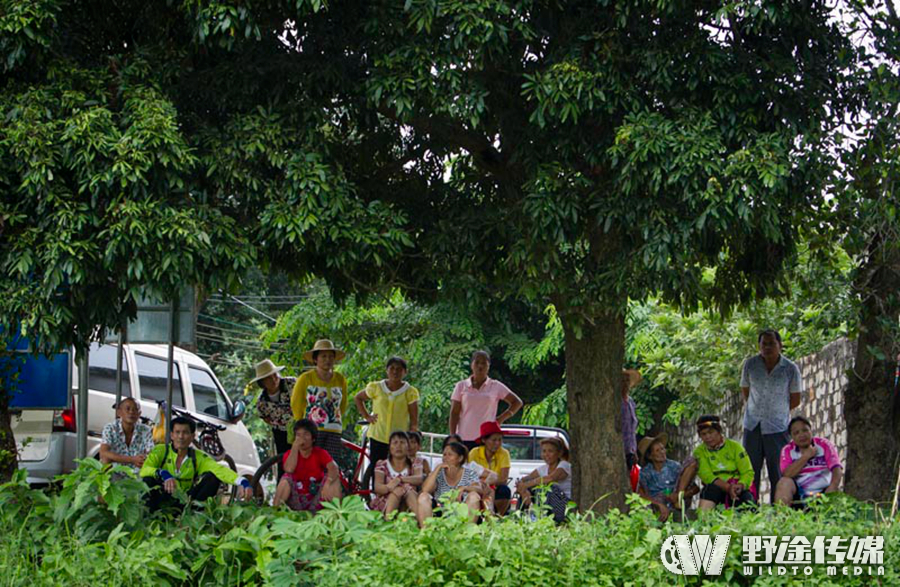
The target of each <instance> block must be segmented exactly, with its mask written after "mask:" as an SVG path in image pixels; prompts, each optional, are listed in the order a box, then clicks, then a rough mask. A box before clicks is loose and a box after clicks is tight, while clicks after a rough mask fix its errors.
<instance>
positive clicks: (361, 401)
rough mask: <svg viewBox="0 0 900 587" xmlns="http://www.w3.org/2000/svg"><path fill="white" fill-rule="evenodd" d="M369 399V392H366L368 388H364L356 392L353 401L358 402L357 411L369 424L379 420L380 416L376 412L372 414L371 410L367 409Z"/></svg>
mask: <svg viewBox="0 0 900 587" xmlns="http://www.w3.org/2000/svg"><path fill="white" fill-rule="evenodd" d="M367 399H369V396H368V394H366V390H365V389H364V390H362V391H360V392H359V393H357V394H356V396H354V398H353V403H355V404H356V411H358V412H359V415H360V416H362V418H363V420H365V421H366V422H368V423H369V424H374V423H375V422H377V421H378V416H376V415H375V414H370V413H369V410H367V409H366V400H367Z"/></svg>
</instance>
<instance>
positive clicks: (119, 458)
mask: <svg viewBox="0 0 900 587" xmlns="http://www.w3.org/2000/svg"><path fill="white" fill-rule="evenodd" d="M100 462H101V463H103V464H104V465H106V464H108V463H122V464H123V465H135V466H138V467H140V466H141V465H143V464H144V457H143V456H136V457H129V456H126V455H120V454H119V453H117V452H113V451H112V449H111V448H109V445H108V444H101V445H100Z"/></svg>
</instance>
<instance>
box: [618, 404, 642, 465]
mask: <svg viewBox="0 0 900 587" xmlns="http://www.w3.org/2000/svg"><path fill="white" fill-rule="evenodd" d="M637 424H638V419H637V412H636V411H635V405H634V400H633V399H631V396H628V399H627V400H624V401H623V402H622V442H623V443H624V444H625V454H627V455H629V454H630V455H636V454H637Z"/></svg>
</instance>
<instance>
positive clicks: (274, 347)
mask: <svg viewBox="0 0 900 587" xmlns="http://www.w3.org/2000/svg"><path fill="white" fill-rule="evenodd" d="M197 338H198V339H199V340H205V341H209V342H215V343H219V344H222V345H226V346H228V345H231V346H240V347H244V348H248V349H253V350H257V351H265V352H269V351H281V350H284V348H283V347H282V346H281V345H277V344H274V345H271V346H270V347H268V348H266V347H263V346H262V344H261V343H255V342H253V341H249V340H234V339H232V340H228V339H225V338H218V337H215V336H209V335H206V334H202V333H198V334H197Z"/></svg>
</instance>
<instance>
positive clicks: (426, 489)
mask: <svg viewBox="0 0 900 587" xmlns="http://www.w3.org/2000/svg"><path fill="white" fill-rule="evenodd" d="M467 456H468V451H467V450H466V447H465V446H463V445H462V444H460V443H458V442H451V443H449V444H448V445H447V446H445V447H444V456H443V460H442V462H441V464H440V465H438V466H436V467H435V468H434V470H433V471H432V472H431V474H430V475H428V478H427V479H425V482H424V483H422V492H421V493H420V494H419V507H418V508H417V509H416V519H418V521H419V527H422V526H424V525H425V520H427V519H428V518H430V517H431V516H432V512H433V511H434V507H435V505H436V504H438V503H440V501H439V500H440V499H441V497H442V496H443V495H444V494H445V493H448V492H450V491H452V490H454V489H458V490H459V491H460V493H459V497H458V499H459V500H460V501H463V502H465V504H466V505H467V506H468V507H469V519H470V520H471V521H473V522H474V521H475V519H476V518H477V517H478V508H479V507H480V506H481V497H482V494H483V493H484V489H483V488H482V484H481V481H479V479H478V473H476V472H475V471H474V469H469V468H467V467H466V466H465V464H466V457H467Z"/></svg>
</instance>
